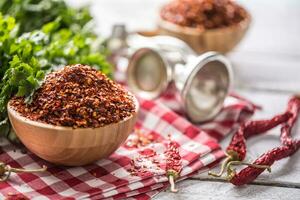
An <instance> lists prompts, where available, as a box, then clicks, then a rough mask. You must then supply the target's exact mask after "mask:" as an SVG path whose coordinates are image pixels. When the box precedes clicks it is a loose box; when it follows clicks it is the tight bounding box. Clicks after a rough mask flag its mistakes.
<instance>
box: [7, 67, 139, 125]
mask: <svg viewBox="0 0 300 200" xmlns="http://www.w3.org/2000/svg"><path fill="white" fill-rule="evenodd" d="M10 105H11V106H12V107H13V108H14V109H15V110H16V111H17V112H19V113H20V114H21V115H22V116H24V117H27V118H29V119H31V120H34V121H39V122H44V123H47V124H53V125H58V126H68V127H73V128H78V127H81V128H87V127H90V128H96V127H101V126H104V125H107V124H111V123H116V122H119V121H121V120H123V119H125V118H127V117H129V116H131V115H132V114H133V113H134V112H136V108H135V102H134V98H133V96H132V95H131V94H129V93H128V92H127V91H126V90H125V89H124V88H122V86H120V85H118V84H116V83H115V82H113V81H112V80H110V79H109V78H108V77H106V76H105V75H104V74H103V73H101V72H99V71H97V70H95V69H92V68H91V67H89V66H85V65H79V64H78V65H70V66H66V67H64V68H63V69H62V70H60V71H57V72H53V73H50V74H49V75H48V76H47V77H46V80H45V82H44V83H43V84H42V86H41V88H39V89H38V90H37V91H36V92H35V94H34V96H33V101H32V102H31V103H30V104H26V103H25V99H24V98H23V97H13V98H12V100H11V102H10Z"/></svg>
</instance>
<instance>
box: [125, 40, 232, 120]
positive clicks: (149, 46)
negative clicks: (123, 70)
mask: <svg viewBox="0 0 300 200" xmlns="http://www.w3.org/2000/svg"><path fill="white" fill-rule="evenodd" d="M127 44H128V46H129V49H128V58H129V61H128V68H127V84H128V86H129V87H130V88H131V90H132V91H133V92H134V93H135V94H137V95H139V96H141V97H143V98H146V99H154V98H157V97H159V96H160V95H162V94H163V93H164V92H165V91H166V90H167V88H168V87H169V86H170V85H171V84H175V86H176V88H177V90H178V92H179V93H180V96H181V100H182V105H183V108H184V110H185V112H186V114H187V116H188V117H189V118H190V120H191V121H193V122H197V123H198V122H204V121H207V120H210V119H212V118H213V117H215V115H216V114H218V112H219V111H220V110H221V108H222V107H223V104H224V100H225V98H226V97H227V95H228V92H229V90H230V88H231V85H232V81H233V73H232V67H231V64H230V62H229V61H228V59H227V58H226V57H225V56H223V55H221V54H219V53H217V52H207V53H204V54H202V55H199V56H198V55H197V54H196V53H195V52H194V51H193V50H192V49H191V48H190V47H189V46H188V45H187V44H186V43H185V42H183V41H181V40H179V39H177V38H174V37H170V36H153V37H144V36H141V35H138V34H132V35H129V36H128V37H127Z"/></svg>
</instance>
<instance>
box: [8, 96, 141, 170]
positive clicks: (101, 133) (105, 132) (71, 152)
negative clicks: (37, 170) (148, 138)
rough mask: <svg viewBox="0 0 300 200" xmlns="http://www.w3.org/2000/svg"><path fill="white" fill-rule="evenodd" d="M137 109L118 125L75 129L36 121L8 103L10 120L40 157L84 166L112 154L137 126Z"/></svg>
mask: <svg viewBox="0 0 300 200" xmlns="http://www.w3.org/2000/svg"><path fill="white" fill-rule="evenodd" d="M135 105H136V112H135V113H133V114H132V116H130V117H128V118H126V119H124V120H122V121H120V122H118V123H114V124H109V125H106V126H103V127H99V128H77V129H74V128H71V127H63V126H54V125H49V124H46V123H41V122H36V121H32V120H30V119H28V118H25V117H23V116H21V115H20V113H18V112H16V111H15V110H14V109H13V108H12V107H11V106H10V105H9V104H8V106H7V107H8V116H9V119H10V122H11V124H12V126H13V128H14V130H15V132H16V134H17V136H18V137H19V139H20V140H21V141H22V143H23V144H24V145H25V146H26V147H27V148H28V149H29V150H30V151H32V152H33V153H35V154H36V155H37V156H39V157H41V158H43V159H45V160H47V161H49V162H52V163H55V164H60V165H66V166H80V165H86V164H89V163H92V162H94V161H97V160H99V159H101V158H106V157H108V156H109V155H110V154H112V153H113V152H114V151H115V150H116V149H117V148H118V147H119V146H120V145H121V144H122V143H123V142H124V141H125V140H126V139H127V137H128V135H129V134H130V133H131V132H132V130H133V128H134V124H135V122H136V119H137V113H138V109H139V105H138V102H137V100H136V99H135Z"/></svg>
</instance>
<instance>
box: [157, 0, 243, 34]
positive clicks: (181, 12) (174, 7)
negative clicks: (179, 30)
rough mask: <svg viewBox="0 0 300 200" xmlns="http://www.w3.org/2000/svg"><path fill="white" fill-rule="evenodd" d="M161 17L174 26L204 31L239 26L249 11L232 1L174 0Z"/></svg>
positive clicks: (164, 9)
mask: <svg viewBox="0 0 300 200" xmlns="http://www.w3.org/2000/svg"><path fill="white" fill-rule="evenodd" d="M160 15H161V18H162V19H164V20H166V21H169V22H172V23H174V24H177V25H180V26H187V27H193V28H198V29H201V30H204V29H215V28H222V27H227V26H231V25H234V24H238V23H239V22H241V21H243V20H244V19H245V18H246V17H247V11H246V10H245V9H244V8H242V7H241V6H239V5H237V4H236V3H235V2H233V1H232V0H173V1H171V2H170V3H169V4H167V5H165V6H164V7H163V8H162V10H161V12H160Z"/></svg>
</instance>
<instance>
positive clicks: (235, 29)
mask: <svg viewBox="0 0 300 200" xmlns="http://www.w3.org/2000/svg"><path fill="white" fill-rule="evenodd" d="M250 22H251V17H250V15H249V14H248V15H247V17H246V18H245V19H244V20H243V21H241V22H240V23H238V24H236V25H232V26H228V27H225V28H216V29H209V30H203V31H202V30H199V29H196V28H191V27H184V26H179V25H177V24H174V23H171V22H168V21H166V20H163V19H160V20H159V21H158V33H159V34H162V35H170V36H173V37H177V38H179V39H181V40H183V41H185V42H186V43H188V44H189V45H190V46H191V47H192V48H193V49H194V50H195V51H196V52H197V53H199V54H200V53H203V52H206V51H218V52H220V53H227V52H229V51H231V50H232V49H233V48H234V47H235V46H236V45H237V44H238V43H239V42H240V41H241V40H242V38H243V37H244V35H245V33H246V32H247V30H248V28H249V25H250Z"/></svg>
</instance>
